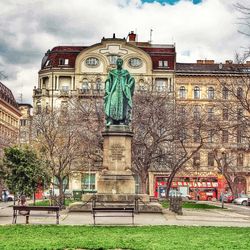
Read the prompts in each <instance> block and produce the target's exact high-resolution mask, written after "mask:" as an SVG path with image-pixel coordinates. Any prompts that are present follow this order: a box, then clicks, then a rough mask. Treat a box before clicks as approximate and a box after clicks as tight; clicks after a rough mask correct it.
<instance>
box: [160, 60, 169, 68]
mask: <svg viewBox="0 0 250 250" xmlns="http://www.w3.org/2000/svg"><path fill="white" fill-rule="evenodd" d="M167 67H168V61H159V68H167Z"/></svg>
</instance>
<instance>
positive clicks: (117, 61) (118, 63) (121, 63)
mask: <svg viewBox="0 0 250 250" xmlns="http://www.w3.org/2000/svg"><path fill="white" fill-rule="evenodd" d="M116 65H117V68H118V69H121V68H122V65H123V60H122V59H121V58H118V59H117V60H116Z"/></svg>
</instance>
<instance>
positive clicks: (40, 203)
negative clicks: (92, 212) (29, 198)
mask: <svg viewBox="0 0 250 250" xmlns="http://www.w3.org/2000/svg"><path fill="white" fill-rule="evenodd" d="M73 202H75V200H73V199H65V206H66V207H67V206H69V204H71V203H73ZM50 205H51V204H50V201H49V200H41V201H36V204H35V206H50ZM30 206H33V203H31V204H30Z"/></svg>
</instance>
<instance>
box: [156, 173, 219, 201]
mask: <svg viewBox="0 0 250 250" xmlns="http://www.w3.org/2000/svg"><path fill="white" fill-rule="evenodd" d="M167 183H168V176H155V182H154V197H155V198H164V197H166V187H167ZM170 194H173V195H175V194H180V195H181V196H183V197H188V198H189V199H192V200H204V201H205V200H212V199H213V198H215V199H216V198H217V196H218V178H217V177H215V176H213V177H204V176H202V177H201V176H198V177H175V178H174V180H173V182H172V184H171V190H170Z"/></svg>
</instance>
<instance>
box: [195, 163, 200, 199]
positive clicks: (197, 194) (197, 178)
mask: <svg viewBox="0 0 250 250" xmlns="http://www.w3.org/2000/svg"><path fill="white" fill-rule="evenodd" d="M195 166H196V200H199V188H198V182H199V177H198V171H199V167H200V160H199V159H196V160H195Z"/></svg>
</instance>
